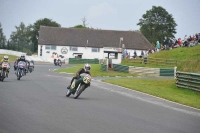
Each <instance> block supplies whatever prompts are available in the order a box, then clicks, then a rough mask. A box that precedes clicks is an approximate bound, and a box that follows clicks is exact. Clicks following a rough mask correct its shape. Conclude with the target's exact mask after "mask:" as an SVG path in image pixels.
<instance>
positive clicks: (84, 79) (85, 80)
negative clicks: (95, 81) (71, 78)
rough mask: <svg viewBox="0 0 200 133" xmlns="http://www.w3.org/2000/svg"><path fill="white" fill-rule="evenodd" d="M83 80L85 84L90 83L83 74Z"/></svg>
mask: <svg viewBox="0 0 200 133" xmlns="http://www.w3.org/2000/svg"><path fill="white" fill-rule="evenodd" d="M83 82H84V83H86V84H88V83H90V78H89V77H88V76H85V77H84V78H83Z"/></svg>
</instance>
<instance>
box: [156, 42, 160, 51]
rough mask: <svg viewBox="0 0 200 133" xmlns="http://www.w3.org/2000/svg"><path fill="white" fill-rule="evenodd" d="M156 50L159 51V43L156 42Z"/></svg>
mask: <svg viewBox="0 0 200 133" xmlns="http://www.w3.org/2000/svg"><path fill="white" fill-rule="evenodd" d="M156 48H157V49H160V43H159V41H157V42H156ZM158 51H159V50H158Z"/></svg>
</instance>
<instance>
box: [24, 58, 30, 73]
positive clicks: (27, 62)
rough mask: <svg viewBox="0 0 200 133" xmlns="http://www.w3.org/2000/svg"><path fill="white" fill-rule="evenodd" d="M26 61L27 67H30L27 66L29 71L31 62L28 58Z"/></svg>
mask: <svg viewBox="0 0 200 133" xmlns="http://www.w3.org/2000/svg"><path fill="white" fill-rule="evenodd" d="M25 61H26V67H27V66H28V68H27V70H26V71H27V72H28V70H29V66H30V62H29V61H28V60H25Z"/></svg>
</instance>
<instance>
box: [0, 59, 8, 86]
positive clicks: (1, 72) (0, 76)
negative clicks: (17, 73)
mask: <svg viewBox="0 0 200 133" xmlns="http://www.w3.org/2000/svg"><path fill="white" fill-rule="evenodd" d="M7 69H9V64H8V63H6V62H3V63H2V64H1V67H0V81H1V82H3V80H4V79H5V78H6V72H7Z"/></svg>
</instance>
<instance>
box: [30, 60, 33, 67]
mask: <svg viewBox="0 0 200 133" xmlns="http://www.w3.org/2000/svg"><path fill="white" fill-rule="evenodd" d="M30 63H33V69H34V61H33V60H31V61H30Z"/></svg>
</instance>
